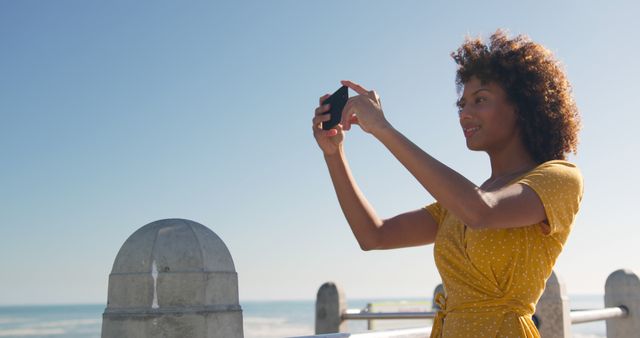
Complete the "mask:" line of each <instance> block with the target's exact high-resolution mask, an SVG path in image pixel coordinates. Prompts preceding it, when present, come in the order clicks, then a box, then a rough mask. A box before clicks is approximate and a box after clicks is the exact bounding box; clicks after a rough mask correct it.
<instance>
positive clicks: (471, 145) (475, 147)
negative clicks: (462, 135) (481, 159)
mask: <svg viewBox="0 0 640 338" xmlns="http://www.w3.org/2000/svg"><path fill="white" fill-rule="evenodd" d="M467 149H469V150H474V151H478V150H482V149H481V147H479V146H478V145H477V144H475V143H473V142H470V141H469V139H467Z"/></svg>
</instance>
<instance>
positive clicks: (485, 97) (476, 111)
mask: <svg viewBox="0 0 640 338" xmlns="http://www.w3.org/2000/svg"><path fill="white" fill-rule="evenodd" d="M458 108H459V117H460V126H462V131H463V133H464V136H465V138H466V140H467V148H469V149H471V150H483V151H487V152H489V153H491V152H494V151H499V150H500V149H501V148H504V147H507V146H509V145H510V144H511V143H512V142H520V139H519V135H518V128H517V126H516V112H515V107H514V106H513V105H511V104H510V103H509V102H508V100H507V95H506V93H505V91H504V89H502V87H501V86H500V85H498V84H496V83H493V82H490V83H487V84H484V85H483V84H482V83H481V82H480V80H479V79H478V78H477V77H475V76H473V77H471V78H470V79H469V81H467V82H466V83H465V84H464V91H463V93H462V97H461V98H460V99H459V100H458Z"/></svg>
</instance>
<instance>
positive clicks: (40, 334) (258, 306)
mask: <svg viewBox="0 0 640 338" xmlns="http://www.w3.org/2000/svg"><path fill="white" fill-rule="evenodd" d="M569 299H570V302H571V303H570V307H571V308H572V309H590V308H602V307H603V306H604V298H603V296H602V295H573V296H569ZM409 300H411V299H409ZM414 300H415V299H414ZM369 301H372V300H348V302H347V303H348V307H349V308H350V309H351V308H359V309H361V308H364V307H365V306H366V304H367V303H368V302H369ZM375 301H377V302H379V301H389V300H384V299H378V300H375ZM240 305H241V306H242V314H243V319H244V336H245V338H282V337H291V336H301V335H312V334H313V330H314V311H315V300H305V301H245V302H241V304H240ZM104 308H105V305H104V304H90V305H28V306H27V305H25V306H0V337H29V338H44V337H55V338H98V337H100V329H101V323H102V319H101V318H102V313H103V312H104ZM348 326H349V332H353V333H355V332H364V331H366V330H367V324H366V321H352V322H349V323H348ZM572 332H573V334H574V338H604V337H606V330H605V324H604V321H600V322H594V323H584V324H577V325H574V326H573V327H572Z"/></svg>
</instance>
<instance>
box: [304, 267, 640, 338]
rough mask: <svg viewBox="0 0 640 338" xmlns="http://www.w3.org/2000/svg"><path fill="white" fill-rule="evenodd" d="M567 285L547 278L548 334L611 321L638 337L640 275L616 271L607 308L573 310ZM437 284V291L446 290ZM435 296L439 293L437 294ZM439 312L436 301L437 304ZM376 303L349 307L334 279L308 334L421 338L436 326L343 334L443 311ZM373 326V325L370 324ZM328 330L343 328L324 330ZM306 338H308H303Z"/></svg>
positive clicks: (561, 337)
mask: <svg viewBox="0 0 640 338" xmlns="http://www.w3.org/2000/svg"><path fill="white" fill-rule="evenodd" d="M565 290H566V289H565V287H564V283H563V282H562V280H561V279H560V277H559V276H558V275H556V273H555V272H553V273H552V275H551V276H550V278H549V279H548V280H547V284H546V286H545V290H544V293H543V295H542V297H541V298H540V300H539V301H538V304H536V313H535V314H534V315H533V321H534V323H535V324H536V326H537V328H538V330H539V331H540V334H541V335H542V336H543V337H558V338H568V337H571V325H572V324H580V323H589V322H595V321H602V320H604V321H606V327H607V336H608V337H612V338H626V337H629V338H632V337H638V332H640V278H639V277H638V275H637V274H636V273H634V272H633V271H631V270H624V269H621V270H616V271H614V272H613V273H611V274H610V275H609V277H608V278H607V281H606V283H605V297H604V298H605V306H606V307H605V308H602V309H573V310H569V299H568V297H567V295H566V294H565V292H566V291H565ZM442 291H443V289H442V285H439V286H438V287H436V290H435V291H434V295H435V294H436V293H438V292H442ZM434 299H435V296H434ZM432 307H433V309H434V310H438V308H437V305H436V304H432ZM370 308H371V304H369V305H367V307H366V308H364V309H347V307H346V297H344V292H343V291H342V289H341V288H339V287H338V286H337V285H335V284H334V283H325V284H323V285H322V287H321V288H320V290H318V298H317V300H316V335H312V336H304V337H326V338H343V337H350V338H356V337H357V338H373V337H389V338H391V337H393V338H399V337H403V338H418V337H428V336H429V334H430V332H431V328H430V327H421V328H415V329H395V330H385V331H370V332H366V333H357V334H349V333H340V332H343V331H344V330H346V325H345V324H346V322H347V321H349V320H367V321H369V322H371V321H372V320H388V319H431V318H435V316H436V314H437V311H418V312H416V311H411V312H371V311H370ZM369 328H371V325H369ZM327 332H337V333H330V334H321V333H327ZM298 338H302V337H298Z"/></svg>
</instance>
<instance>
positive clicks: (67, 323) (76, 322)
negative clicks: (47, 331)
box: [33, 319, 102, 328]
mask: <svg viewBox="0 0 640 338" xmlns="http://www.w3.org/2000/svg"><path fill="white" fill-rule="evenodd" d="M101 322H102V320H101V319H67V320H57V321H51V322H44V323H40V324H35V325H33V327H35V328H47V327H59V328H74V327H77V326H84V325H97V324H100V323H101Z"/></svg>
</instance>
